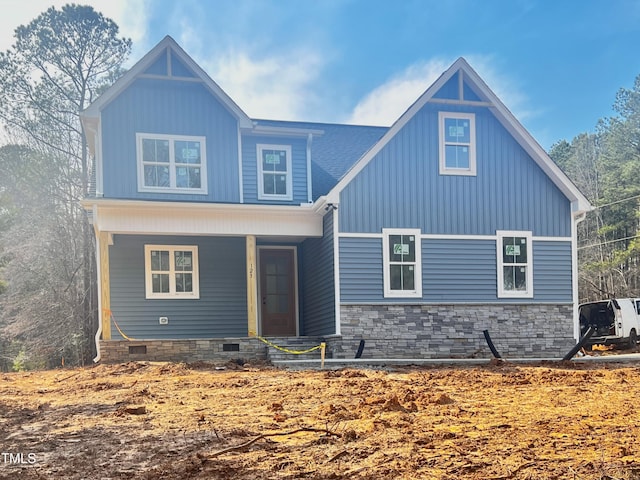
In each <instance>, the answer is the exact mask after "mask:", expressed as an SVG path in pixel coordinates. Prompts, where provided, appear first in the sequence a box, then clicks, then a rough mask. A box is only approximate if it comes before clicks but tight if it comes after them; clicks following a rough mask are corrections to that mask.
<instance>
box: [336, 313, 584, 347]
mask: <svg viewBox="0 0 640 480" xmlns="http://www.w3.org/2000/svg"><path fill="white" fill-rule="evenodd" d="M340 315H341V334H342V335H341V336H340V337H334V338H329V339H327V344H328V345H327V346H328V349H329V350H330V351H331V354H332V356H333V358H354V356H355V353H356V351H357V349H358V345H359V343H360V340H364V341H365V348H364V350H363V352H362V358H474V357H491V356H492V354H491V351H490V350H489V347H488V346H487V343H486V341H485V339H484V335H483V330H488V331H489V332H490V334H491V337H492V339H493V342H494V344H495V346H496V348H497V350H498V352H499V353H500V354H501V355H502V356H503V357H505V358H508V357H519V358H527V357H528V358H558V357H562V356H563V355H564V354H566V353H567V352H568V351H569V350H570V349H571V347H572V346H573V345H575V339H574V338H573V328H572V327H573V321H572V318H573V306H572V305H570V304H566V305H565V304H558V305H555V304H554V305H549V304H536V305H531V304H528V305H524V304H522V305H518V304H497V305H496V304H493V305H343V306H342V307H341V309H340Z"/></svg>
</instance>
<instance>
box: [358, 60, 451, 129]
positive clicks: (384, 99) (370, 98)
mask: <svg viewBox="0 0 640 480" xmlns="http://www.w3.org/2000/svg"><path fill="white" fill-rule="evenodd" d="M450 63H451V62H447V61H446V60H444V59H434V60H430V61H428V62H424V63H416V64H413V65H411V66H409V67H408V68H406V69H405V70H404V71H403V72H401V73H400V74H398V75H396V76H394V77H392V78H391V79H390V80H389V81H387V82H386V83H384V84H382V85H380V86H379V87H377V88H376V89H374V90H373V91H372V92H371V93H369V94H367V96H366V97H364V98H363V99H362V100H361V101H360V102H358V104H357V105H356V106H355V107H354V109H353V112H352V113H351V115H350V116H349V118H348V119H347V123H355V124H360V125H391V124H392V123H393V122H395V121H396V120H397V119H398V117H400V115H402V114H403V113H404V112H405V111H406V110H407V109H408V108H409V107H410V106H411V104H413V102H415V101H416V100H417V99H418V97H419V96H420V95H421V94H422V93H423V92H424V91H425V90H426V89H427V88H429V86H430V85H431V84H432V83H433V82H435V81H436V79H437V78H438V77H439V76H440V75H441V74H442V72H444V71H445V70H446V69H447V67H448V66H449V64H450Z"/></svg>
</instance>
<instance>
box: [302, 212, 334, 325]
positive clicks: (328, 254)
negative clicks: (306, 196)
mask: <svg viewBox="0 0 640 480" xmlns="http://www.w3.org/2000/svg"><path fill="white" fill-rule="evenodd" d="M323 232H324V233H323V237H322V238H310V239H308V240H305V241H304V243H303V244H302V255H301V257H302V258H301V264H302V268H301V282H300V283H301V295H302V305H303V306H304V308H303V318H302V334H303V335H310V336H312V335H313V336H318V335H331V334H333V333H335V328H336V322H335V282H334V267H333V211H330V212H329V213H327V214H325V216H324V219H323Z"/></svg>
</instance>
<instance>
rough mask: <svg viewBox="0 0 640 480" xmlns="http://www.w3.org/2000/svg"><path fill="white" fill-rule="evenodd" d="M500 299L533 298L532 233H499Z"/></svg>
mask: <svg viewBox="0 0 640 480" xmlns="http://www.w3.org/2000/svg"><path fill="white" fill-rule="evenodd" d="M496 241H497V245H498V252H497V254H498V297H507V298H531V297H533V251H532V242H531V232H504V231H498V232H497V240H496Z"/></svg>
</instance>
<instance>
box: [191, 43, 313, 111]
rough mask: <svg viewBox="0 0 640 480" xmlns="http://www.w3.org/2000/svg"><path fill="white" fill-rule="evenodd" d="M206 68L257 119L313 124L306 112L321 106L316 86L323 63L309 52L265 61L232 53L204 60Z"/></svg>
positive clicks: (285, 55) (275, 57) (247, 55)
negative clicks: (317, 104) (308, 122)
mask: <svg viewBox="0 0 640 480" xmlns="http://www.w3.org/2000/svg"><path fill="white" fill-rule="evenodd" d="M202 65H203V68H205V70H207V71H208V72H209V73H210V75H211V76H212V78H214V79H215V81H216V82H217V83H218V84H219V85H220V86H221V87H222V88H223V90H224V91H225V92H227V94H229V95H230V96H231V97H232V98H233V99H234V100H235V101H236V102H237V103H238V105H240V107H241V108H242V109H243V110H244V111H245V112H246V113H247V114H248V115H249V116H251V117H253V118H272V119H279V120H310V118H309V116H308V115H306V114H305V112H308V111H309V110H313V108H312V105H314V104H316V103H318V102H319V99H318V97H317V96H316V95H314V94H313V93H312V92H313V88H312V85H313V83H314V81H315V80H316V79H317V77H318V75H319V72H320V70H321V69H322V65H323V61H322V59H321V58H320V57H319V56H318V55H317V54H316V53H314V52H311V51H308V50H305V49H300V50H297V51H293V52H289V53H282V54H280V55H273V56H270V57H267V58H263V59H254V58H252V57H251V56H250V54H249V53H247V52H243V51H234V50H229V51H228V52H226V53H225V54H224V55H220V54H216V57H215V58H211V59H207V60H204V62H203V64H202Z"/></svg>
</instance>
